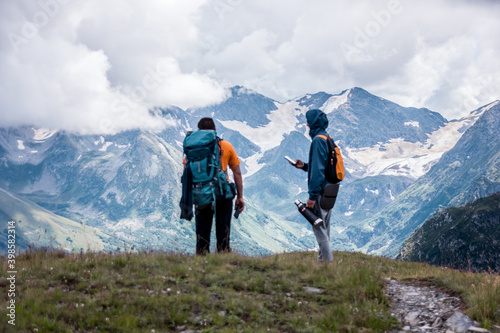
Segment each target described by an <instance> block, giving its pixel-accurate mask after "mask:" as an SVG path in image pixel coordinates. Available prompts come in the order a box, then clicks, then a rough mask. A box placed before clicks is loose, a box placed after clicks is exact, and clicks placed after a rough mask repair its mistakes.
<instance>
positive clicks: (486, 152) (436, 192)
mask: <svg viewBox="0 0 500 333" xmlns="http://www.w3.org/2000/svg"><path fill="white" fill-rule="evenodd" d="M472 115H473V116H474V117H476V116H478V115H481V116H480V117H479V118H478V119H477V121H476V122H475V123H474V125H472V126H471V127H470V128H469V129H467V131H465V132H464V134H463V135H462V137H461V138H460V139H459V140H458V142H457V143H456V145H455V146H454V147H453V148H452V149H451V150H449V151H448V152H446V153H445V154H443V156H442V157H441V159H440V160H439V161H438V162H437V163H436V164H435V165H434V166H433V167H432V168H431V169H430V170H429V172H427V173H426V174H425V175H424V176H422V177H420V178H419V179H417V180H416V181H415V183H413V184H412V185H411V186H409V187H408V188H407V189H406V190H405V191H404V192H403V193H402V194H401V195H399V196H398V197H397V199H396V200H395V201H394V202H392V203H391V204H389V205H388V206H387V207H385V208H384V209H383V210H382V211H381V212H380V213H378V214H376V215H375V216H373V217H372V218H370V219H368V220H366V221H365V222H364V223H362V224H360V225H353V226H350V227H349V229H348V230H347V231H346V232H347V233H348V234H349V235H350V236H351V239H353V240H354V239H356V240H357V241H356V242H357V246H358V248H362V249H363V250H364V251H367V252H374V253H377V254H384V255H391V256H394V255H396V254H397V252H398V250H399V249H400V248H401V246H402V245H403V243H404V241H405V240H406V239H408V237H410V236H411V234H412V233H413V231H414V230H415V229H416V228H417V227H418V226H420V225H421V224H422V223H424V222H425V220H427V219H428V218H430V217H431V216H432V214H433V213H435V212H436V211H438V210H439V209H441V208H446V207H450V206H461V205H464V204H465V203H467V202H470V201H472V200H475V199H478V198H482V197H486V196H488V195H490V194H492V193H496V192H500V141H499V140H498V133H500V102H499V101H496V102H493V103H491V104H488V105H486V106H484V107H482V108H480V109H478V110H477V111H475V112H474V113H473V114H472ZM469 119H470V118H469Z"/></svg>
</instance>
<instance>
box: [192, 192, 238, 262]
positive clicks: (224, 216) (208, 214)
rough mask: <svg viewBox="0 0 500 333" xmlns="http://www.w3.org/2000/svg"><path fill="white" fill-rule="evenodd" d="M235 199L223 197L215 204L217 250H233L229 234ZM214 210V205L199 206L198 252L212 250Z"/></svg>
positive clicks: (197, 220)
mask: <svg viewBox="0 0 500 333" xmlns="http://www.w3.org/2000/svg"><path fill="white" fill-rule="evenodd" d="M232 212H233V199H221V200H217V201H216V205H215V235H216V238H217V252H231V248H230V246H229V236H230V232H231V215H232ZM213 217H214V211H213V209H212V205H207V206H206V207H203V208H198V210H197V213H196V254H206V253H209V252H210V233H211V230H212V221H213Z"/></svg>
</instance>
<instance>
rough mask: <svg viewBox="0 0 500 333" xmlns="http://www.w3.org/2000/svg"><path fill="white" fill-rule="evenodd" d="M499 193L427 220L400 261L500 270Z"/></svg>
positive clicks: (408, 241)
mask: <svg viewBox="0 0 500 333" xmlns="http://www.w3.org/2000/svg"><path fill="white" fill-rule="evenodd" d="M499 247H500V193H496V194H493V195H490V196H488V197H486V198H481V199H478V200H475V201H473V202H470V203H468V204H466V205H465V206H461V207H458V208H457V207H452V208H447V209H445V210H443V211H440V212H438V213H436V214H435V215H434V216H433V217H432V218H431V219H429V220H427V221H425V223H424V224H423V225H422V226H420V227H419V228H418V229H417V230H416V231H415V233H414V234H413V235H412V236H411V237H410V238H409V239H408V240H407V241H406V242H405V245H404V246H403V248H402V249H401V251H400V253H399V254H398V257H397V259H401V260H406V261H423V262H427V263H429V264H433V265H441V266H443V265H444V266H449V267H453V268H461V269H471V270H474V271H478V270H479V271H490V270H492V271H496V272H498V271H500V252H499V251H498V248H499Z"/></svg>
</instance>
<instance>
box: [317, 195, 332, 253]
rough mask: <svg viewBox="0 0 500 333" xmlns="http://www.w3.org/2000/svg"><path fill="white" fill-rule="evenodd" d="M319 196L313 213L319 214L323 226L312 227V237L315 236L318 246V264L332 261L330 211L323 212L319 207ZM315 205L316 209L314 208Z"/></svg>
mask: <svg viewBox="0 0 500 333" xmlns="http://www.w3.org/2000/svg"><path fill="white" fill-rule="evenodd" d="M320 202H321V195H320V196H319V197H318V200H317V201H316V203H315V204H314V211H315V212H316V214H319V215H320V217H321V219H322V220H323V225H322V226H319V227H317V228H314V227H313V231H314V235H315V236H316V241H317V242H318V245H319V255H318V262H331V261H333V254H332V249H331V247H330V216H331V214H332V210H331V209H329V210H325V209H323V208H321V207H320V204H319V203H320ZM316 205H317V207H316Z"/></svg>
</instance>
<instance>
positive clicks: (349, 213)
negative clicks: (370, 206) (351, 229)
mask: <svg viewBox="0 0 500 333" xmlns="http://www.w3.org/2000/svg"><path fill="white" fill-rule="evenodd" d="M352 214H354V212H352V211H351V212H345V213H344V215H345V216H351V215H352ZM339 234H340V232H339Z"/></svg>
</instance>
